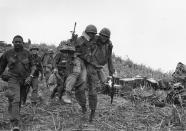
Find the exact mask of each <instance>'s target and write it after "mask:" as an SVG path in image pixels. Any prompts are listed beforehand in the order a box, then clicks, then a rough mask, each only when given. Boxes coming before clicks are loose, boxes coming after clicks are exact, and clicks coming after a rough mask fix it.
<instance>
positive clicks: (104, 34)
mask: <svg viewBox="0 0 186 131" xmlns="http://www.w3.org/2000/svg"><path fill="white" fill-rule="evenodd" d="M99 34H100V35H103V36H106V37H108V38H110V34H111V33H110V30H109V29H108V28H103V29H102V30H101V31H100V32H99Z"/></svg>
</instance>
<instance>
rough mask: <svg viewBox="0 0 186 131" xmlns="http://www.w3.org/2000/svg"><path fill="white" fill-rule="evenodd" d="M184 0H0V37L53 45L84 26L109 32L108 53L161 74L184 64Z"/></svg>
mask: <svg viewBox="0 0 186 131" xmlns="http://www.w3.org/2000/svg"><path fill="white" fill-rule="evenodd" d="M185 5H186V1H185V0H0V41H5V42H7V43H11V41H12V39H13V37H14V36H15V35H17V34H19V35H22V36H23V38H24V41H27V40H28V38H29V39H31V41H32V43H47V44H55V45H58V44H59V43H60V41H62V40H66V39H69V38H70V37H71V34H70V31H71V30H73V26H74V23H75V22H77V27H76V33H77V34H78V35H79V36H80V35H81V34H82V32H83V31H84V30H85V28H86V26H87V25H89V24H94V25H95V26H96V27H97V29H98V32H99V31H100V30H101V29H102V28H103V27H107V28H109V29H110V30H111V41H112V43H113V46H114V47H113V52H114V54H115V55H117V56H120V57H122V58H123V59H126V58H130V59H131V60H132V61H133V62H134V63H137V64H144V65H146V66H147V67H151V68H152V69H155V70H156V69H159V70H161V71H163V72H168V71H172V70H174V69H175V67H176V64H177V63H178V62H183V63H184V64H186V46H185V44H186V6H185Z"/></svg>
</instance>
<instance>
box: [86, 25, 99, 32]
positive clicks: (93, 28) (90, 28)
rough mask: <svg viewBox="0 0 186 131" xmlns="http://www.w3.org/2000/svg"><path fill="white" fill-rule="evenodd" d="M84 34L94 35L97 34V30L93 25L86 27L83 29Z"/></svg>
mask: <svg viewBox="0 0 186 131" xmlns="http://www.w3.org/2000/svg"><path fill="white" fill-rule="evenodd" d="M85 32H86V33H94V34H97V28H96V26H95V25H88V26H87V27H86V29H85Z"/></svg>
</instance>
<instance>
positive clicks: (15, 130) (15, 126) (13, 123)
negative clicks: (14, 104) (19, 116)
mask: <svg viewBox="0 0 186 131" xmlns="http://www.w3.org/2000/svg"><path fill="white" fill-rule="evenodd" d="M10 123H11V126H12V129H11V131H20V129H19V121H18V120H10Z"/></svg>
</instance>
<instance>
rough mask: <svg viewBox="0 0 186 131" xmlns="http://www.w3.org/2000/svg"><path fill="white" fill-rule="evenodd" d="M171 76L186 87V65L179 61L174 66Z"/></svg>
mask: <svg viewBox="0 0 186 131" xmlns="http://www.w3.org/2000/svg"><path fill="white" fill-rule="evenodd" d="M173 78H174V79H175V80H176V81H177V82H180V83H181V84H182V85H183V86H184V88H186V65H184V64H183V63H181V62H179V63H178V64H177V66H176V70H175V72H174V73H173Z"/></svg>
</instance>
